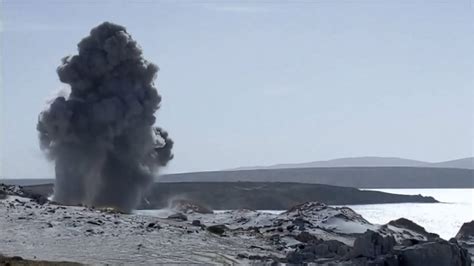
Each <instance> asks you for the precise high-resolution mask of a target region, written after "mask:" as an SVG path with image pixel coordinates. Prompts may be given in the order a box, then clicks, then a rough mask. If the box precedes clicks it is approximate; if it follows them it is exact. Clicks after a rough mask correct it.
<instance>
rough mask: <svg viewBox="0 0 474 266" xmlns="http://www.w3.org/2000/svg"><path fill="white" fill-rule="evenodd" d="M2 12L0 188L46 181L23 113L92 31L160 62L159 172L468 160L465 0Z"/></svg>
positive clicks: (19, 7)
mask: <svg viewBox="0 0 474 266" xmlns="http://www.w3.org/2000/svg"><path fill="white" fill-rule="evenodd" d="M2 7H3V8H2V10H1V22H2V27H1V36H2V38H1V72H2V74H1V83H0V89H1V97H2V98H1V99H0V101H1V105H2V106H1V112H2V114H1V116H0V119H1V121H0V122H1V124H2V127H1V129H2V130H1V131H0V145H1V146H0V151H1V163H0V176H1V178H5V177H6V178H54V173H53V171H52V164H51V163H49V162H47V160H46V159H45V157H44V155H43V154H42V152H41V151H40V149H39V144H38V138H37V131H36V128H35V127H36V122H37V118H38V114H39V112H40V111H41V110H43V109H44V107H45V102H46V100H47V99H48V98H51V96H52V95H54V93H55V91H58V90H59V89H61V88H64V87H65V85H64V84H61V83H60V82H59V79H58V77H57V74H56V72H55V71H56V67H57V66H58V65H59V64H60V59H61V58H62V57H64V56H67V55H70V54H75V53H77V51H76V45H77V43H78V42H79V41H80V40H81V39H82V38H83V37H85V36H86V35H87V34H88V32H89V31H90V29H91V28H92V27H94V26H96V25H98V24H99V23H101V22H103V21H111V22H115V23H119V24H122V25H124V26H126V27H127V29H128V31H129V32H130V33H131V35H132V36H133V37H134V38H135V39H136V40H137V41H138V42H139V43H140V44H141V46H142V47H143V51H144V54H145V57H146V58H148V59H149V60H150V61H152V62H154V63H156V64H157V65H158V66H159V67H160V71H159V73H158V78H157V84H158V89H159V92H160V94H161V95H162V96H163V101H162V108H161V110H160V111H159V112H158V122H157V123H158V124H159V125H162V126H163V127H164V128H165V129H167V130H168V131H169V133H170V136H171V137H172V138H173V140H174V141H175V147H174V154H175V158H174V160H173V161H172V162H171V163H170V166H169V168H168V169H166V170H165V172H168V173H171V172H173V173H175V172H193V171H211V170H222V169H231V168H235V167H243V166H244V167H245V166H254V165H274V164H280V163H302V162H311V161H321V160H330V159H335V158H344V157H359V156H377V157H400V158H408V159H413V160H420V161H428V162H440V161H448V160H454V159H459V158H466V157H472V156H473V147H474V143H473V140H474V133H473V132H474V131H473V121H474V110H473V108H474V107H473V106H474V105H473V100H472V99H473V98H474V91H473V89H472V88H473V85H474V82H473V81H474V80H473V77H472V73H473V70H474V68H473V64H474V47H473V46H472V43H474V35H473V34H472V33H473V28H472V25H473V24H472V11H471V9H470V8H469V7H470V3H469V1H461V0H459V1H451V2H430V1H421V0H419V1H398V2H397V3H394V2H392V1H380V2H372V1H343V2H338V3H337V2H328V1H316V2H311V3H308V2H287V1H282V2H273V1H266V2H261V3H258V4H255V3H251V2H235V1H223V2H220V3H217V2H216V3H214V2H187V1H179V2H172V1H155V2H147V1H140V2H126V1H94V2H92V1H77V2H69V3H64V2H61V3H59V2H56V1H41V2H39V1H33V0H15V1H13V0H7V1H3V2H2ZM132 12H133V14H141V15H140V16H129V14H130V13H132ZM77 14H82V15H77ZM84 14H87V15H84Z"/></svg>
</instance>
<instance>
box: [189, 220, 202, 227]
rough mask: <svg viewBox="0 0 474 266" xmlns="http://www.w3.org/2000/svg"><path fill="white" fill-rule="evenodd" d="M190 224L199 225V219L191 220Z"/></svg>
mask: <svg viewBox="0 0 474 266" xmlns="http://www.w3.org/2000/svg"><path fill="white" fill-rule="evenodd" d="M191 224H192V225H194V226H201V221H199V220H193V222H192V223H191Z"/></svg>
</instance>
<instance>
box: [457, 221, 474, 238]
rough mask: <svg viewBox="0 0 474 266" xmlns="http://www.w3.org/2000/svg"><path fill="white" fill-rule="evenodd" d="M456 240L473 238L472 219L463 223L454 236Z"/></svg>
mask: <svg viewBox="0 0 474 266" xmlns="http://www.w3.org/2000/svg"><path fill="white" fill-rule="evenodd" d="M455 238H456V239H458V240H468V239H470V238H474V221H471V222H468V223H464V224H463V225H462V226H461V228H460V229H459V232H458V233H457V234H456V236H455Z"/></svg>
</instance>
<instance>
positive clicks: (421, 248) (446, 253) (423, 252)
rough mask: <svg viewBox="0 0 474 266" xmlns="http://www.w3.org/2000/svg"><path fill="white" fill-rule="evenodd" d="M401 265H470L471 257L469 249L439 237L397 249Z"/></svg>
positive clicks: (396, 252)
mask: <svg viewBox="0 0 474 266" xmlns="http://www.w3.org/2000/svg"><path fill="white" fill-rule="evenodd" d="M394 252H395V254H397V255H398V256H399V262H400V265H403V266H417V265H430V266H444V265H459V266H470V265H471V257H470V256H469V254H468V253H467V250H465V249H463V248H462V247H460V246H459V244H457V243H453V242H448V241H446V240H442V239H439V240H437V241H432V242H426V243H421V244H417V245H414V246H411V247H403V248H400V249H396V250H395V251H394Z"/></svg>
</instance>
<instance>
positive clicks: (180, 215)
mask: <svg viewBox="0 0 474 266" xmlns="http://www.w3.org/2000/svg"><path fill="white" fill-rule="evenodd" d="M168 219H172V220H177V221H187V220H188V216H186V215H184V214H183V213H180V212H178V213H175V214H171V215H170V216H168Z"/></svg>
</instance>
